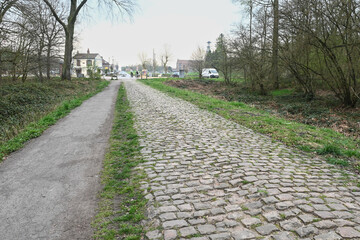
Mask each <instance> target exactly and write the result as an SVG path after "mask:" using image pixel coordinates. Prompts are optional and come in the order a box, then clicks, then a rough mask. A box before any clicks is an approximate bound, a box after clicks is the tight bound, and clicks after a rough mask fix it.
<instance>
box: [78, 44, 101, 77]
mask: <svg viewBox="0 0 360 240" xmlns="http://www.w3.org/2000/svg"><path fill="white" fill-rule="evenodd" d="M72 66H73V76H76V77H90V76H91V74H93V73H96V72H97V73H102V72H103V71H104V69H103V58H102V57H101V56H100V54H98V53H90V50H89V49H88V50H87V53H79V52H78V53H76V55H75V56H74V57H73V64H72Z"/></svg>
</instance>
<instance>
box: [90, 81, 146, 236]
mask: <svg viewBox="0 0 360 240" xmlns="http://www.w3.org/2000/svg"><path fill="white" fill-rule="evenodd" d="M140 162H142V159H141V157H140V146H139V142H138V136H137V134H136V132H135V130H134V128H133V114H132V113H131V112H130V107H129V103H128V101H127V99H126V92H125V89H124V87H123V86H121V87H120V89H119V94H118V98H117V102H116V109H115V118H114V125H113V130H112V134H111V137H110V148H109V150H108V152H107V154H106V157H105V161H104V169H103V172H102V183H103V185H104V188H103V190H102V192H101V193H100V201H99V211H98V214H97V216H96V217H95V220H94V221H93V227H94V229H95V233H94V239H127V240H136V239H141V238H142V236H143V235H144V234H143V227H142V226H141V221H142V220H143V219H144V218H145V216H144V211H145V205H146V202H147V201H146V199H145V198H144V195H143V191H142V190H141V189H140V181H141V180H143V179H144V174H143V172H142V171H140V170H139V169H134V168H135V167H136V166H137V165H138V164H139V163H140Z"/></svg>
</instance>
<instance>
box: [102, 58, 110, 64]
mask: <svg viewBox="0 0 360 240" xmlns="http://www.w3.org/2000/svg"><path fill="white" fill-rule="evenodd" d="M102 64H103V65H110V63H108V62H107V61H106V60H105V59H103V60H102Z"/></svg>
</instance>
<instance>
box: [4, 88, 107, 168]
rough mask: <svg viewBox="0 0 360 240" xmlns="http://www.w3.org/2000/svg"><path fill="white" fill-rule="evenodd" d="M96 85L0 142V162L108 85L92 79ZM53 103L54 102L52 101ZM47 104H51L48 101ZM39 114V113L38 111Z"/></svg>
mask: <svg viewBox="0 0 360 240" xmlns="http://www.w3.org/2000/svg"><path fill="white" fill-rule="evenodd" d="M94 82H95V83H96V86H95V87H94V88H92V89H91V90H89V89H87V91H86V93H85V94H84V93H83V94H82V95H81V93H79V92H77V93H76V95H75V98H74V97H73V95H70V96H72V97H73V98H72V99H70V98H71V97H69V96H68V99H67V100H65V101H62V102H61V103H60V104H59V105H58V106H57V107H56V108H55V109H54V110H53V111H51V112H50V113H47V114H46V115H45V116H44V115H42V117H40V119H39V120H37V121H34V122H31V123H29V124H27V125H26V126H25V127H24V128H23V129H21V130H20V131H19V132H18V134H16V135H15V136H14V137H12V138H10V139H8V140H5V141H2V142H0V162H1V161H2V160H4V159H5V157H6V156H7V155H9V154H10V153H12V152H14V151H16V150H18V149H20V148H22V147H23V146H24V144H25V143H26V142H27V141H29V140H30V139H32V138H36V137H39V136H40V135H41V134H42V133H43V132H44V131H45V130H46V129H47V128H48V127H49V126H51V125H53V124H55V123H56V122H57V121H58V120H59V119H61V118H63V117H65V116H66V115H67V114H69V113H70V111H71V110H72V109H74V108H76V107H78V106H80V105H81V104H82V102H83V101H85V100H87V99H89V98H90V97H92V96H94V95H95V94H97V93H99V92H101V91H102V90H103V89H104V88H105V87H106V86H108V85H109V82H108V81H94ZM52 104H55V103H52ZM48 105H51V104H50V103H48ZM38 114H40V115H41V113H38Z"/></svg>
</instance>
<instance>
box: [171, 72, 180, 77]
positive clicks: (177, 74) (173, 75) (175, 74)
mask: <svg viewBox="0 0 360 240" xmlns="http://www.w3.org/2000/svg"><path fill="white" fill-rule="evenodd" d="M171 76H172V77H180V73H179V72H173V74H172V75H171Z"/></svg>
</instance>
